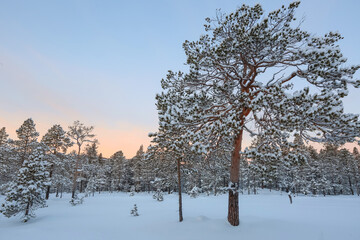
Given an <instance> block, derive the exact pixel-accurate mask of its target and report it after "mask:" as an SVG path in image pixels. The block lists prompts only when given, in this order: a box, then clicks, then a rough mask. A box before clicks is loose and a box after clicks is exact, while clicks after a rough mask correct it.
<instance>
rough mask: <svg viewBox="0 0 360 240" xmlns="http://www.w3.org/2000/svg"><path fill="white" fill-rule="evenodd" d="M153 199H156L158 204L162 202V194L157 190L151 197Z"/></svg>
mask: <svg viewBox="0 0 360 240" xmlns="http://www.w3.org/2000/svg"><path fill="white" fill-rule="evenodd" d="M153 198H154V199H156V200H157V201H159V202H162V201H164V196H163V193H162V191H161V190H160V189H157V190H156V192H155V193H154V195H153Z"/></svg>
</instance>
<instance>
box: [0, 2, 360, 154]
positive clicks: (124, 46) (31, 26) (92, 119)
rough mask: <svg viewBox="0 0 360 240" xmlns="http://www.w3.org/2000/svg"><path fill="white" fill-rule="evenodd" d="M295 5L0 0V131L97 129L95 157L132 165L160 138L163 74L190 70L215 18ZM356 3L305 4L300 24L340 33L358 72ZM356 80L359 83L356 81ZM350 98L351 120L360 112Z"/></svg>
mask: <svg viewBox="0 0 360 240" xmlns="http://www.w3.org/2000/svg"><path fill="white" fill-rule="evenodd" d="M290 2H291V1H278V0H272V1H233V0H226V1H224V0H223V1H220V0H212V1H211V0H196V1H195V0H193V1H188V0H186V1H145V0H144V1H78V0H72V1H67V0H65V1H64V0H63V1H45V0H44V1H36V0H35V1H25V0H24V1H18V0H13V1H3V0H2V1H0V32H1V34H0V63H1V64H0V90H1V94H0V127H2V126H5V127H7V131H8V133H10V136H11V137H13V138H15V129H17V128H18V127H19V126H20V125H21V124H22V122H23V121H24V120H25V119H26V118H28V117H32V118H33V119H34V121H35V122H36V123H37V128H38V130H39V131H40V133H41V134H44V133H45V132H46V130H47V129H48V128H50V127H51V126H52V125H53V124H55V123H60V124H61V125H62V126H63V127H64V128H67V126H68V125H70V124H71V123H72V122H73V121H74V120H80V121H81V122H84V123H85V124H86V125H94V126H95V133H96V134H97V135H98V139H99V140H100V143H101V145H100V151H102V152H103V153H104V155H105V156H110V155H111V154H112V153H114V152H115V151H117V150H123V151H124V153H125V155H126V156H127V157H132V156H133V155H134V154H135V152H136V150H137V149H138V147H139V146H140V145H141V144H145V145H147V144H148V143H149V139H148V138H147V133H148V132H153V131H156V129H157V115H156V108H155V99H154V97H155V94H156V93H158V92H160V91H161V88H160V79H161V78H163V77H165V75H166V73H167V70H170V69H171V70H175V71H176V70H186V66H185V65H184V62H185V55H184V52H183V50H182V43H183V42H184V41H185V40H197V39H198V38H199V36H200V34H202V33H204V30H203V24H204V19H205V18H206V17H212V16H214V15H215V12H216V9H218V8H221V9H222V10H223V11H225V12H228V13H229V12H231V11H233V10H235V9H236V7H237V6H240V5H241V4H243V3H246V4H250V5H253V4H255V3H261V4H262V5H263V7H264V9H265V10H266V11H271V10H275V9H277V8H279V7H281V5H282V4H285V5H287V4H288V3H290ZM359 11H360V2H359V1H334V0H333V1H331V0H328V1H320V0H318V1H310V0H305V1H302V4H301V5H300V8H299V9H298V11H297V15H298V18H301V17H305V22H304V23H303V25H302V26H303V28H304V29H306V30H308V31H310V32H312V33H316V34H324V33H326V32H328V31H330V30H334V31H339V32H340V33H341V34H342V35H343V36H344V40H342V41H341V42H340V47H341V49H342V50H343V53H344V55H345V56H346V57H347V58H348V63H349V64H356V63H359V64H360V48H359V43H360V31H359V30H360V29H359V26H358V24H359V23H360V15H359ZM357 76H358V77H359V74H357ZM359 103H360V91H359V90H358V89H356V90H355V89H351V93H350V96H349V97H347V98H346V99H345V101H344V105H345V110H346V111H347V112H354V113H359V112H360V111H359V107H358V105H359Z"/></svg>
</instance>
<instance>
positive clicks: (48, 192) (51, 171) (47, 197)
mask: <svg viewBox="0 0 360 240" xmlns="http://www.w3.org/2000/svg"><path fill="white" fill-rule="evenodd" d="M53 166H54V165H51V169H50V174H49V177H50V179H51V177H52V175H53ZM49 195H50V185H49V186H47V188H46V195H45V199H46V200H48V199H49Z"/></svg>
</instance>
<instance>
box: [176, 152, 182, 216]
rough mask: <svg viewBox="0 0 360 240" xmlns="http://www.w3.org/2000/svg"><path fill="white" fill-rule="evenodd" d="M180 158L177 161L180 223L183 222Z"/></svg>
mask: <svg viewBox="0 0 360 240" xmlns="http://www.w3.org/2000/svg"><path fill="white" fill-rule="evenodd" d="M180 167H181V165H180V158H178V160H177V174H178V191H179V222H182V221H183V214H182V197H181V171H180Z"/></svg>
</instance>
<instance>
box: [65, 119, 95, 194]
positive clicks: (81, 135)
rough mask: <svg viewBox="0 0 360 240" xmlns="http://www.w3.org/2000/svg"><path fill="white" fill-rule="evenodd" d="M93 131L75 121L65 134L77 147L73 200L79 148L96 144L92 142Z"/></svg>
mask: <svg viewBox="0 0 360 240" xmlns="http://www.w3.org/2000/svg"><path fill="white" fill-rule="evenodd" d="M93 130H94V127H93V126H90V127H86V126H85V125H84V124H83V123H80V122H79V121H75V122H74V124H73V125H72V126H69V131H68V132H67V135H68V136H69V137H70V138H71V139H72V140H73V141H74V142H75V144H76V145H77V147H78V151H77V159H76V164H75V170H74V178H73V189H72V195H71V196H72V199H74V198H75V192H76V187H77V177H78V175H79V167H80V161H81V159H80V153H81V147H82V146H83V144H84V143H86V142H88V143H93V142H96V140H93V138H94V137H95V135H94V134H92V131H93Z"/></svg>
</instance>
